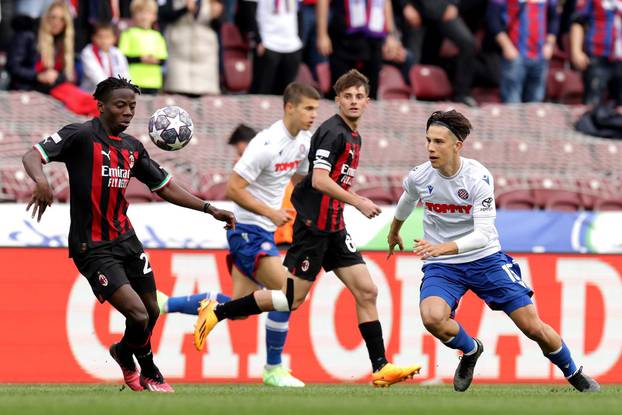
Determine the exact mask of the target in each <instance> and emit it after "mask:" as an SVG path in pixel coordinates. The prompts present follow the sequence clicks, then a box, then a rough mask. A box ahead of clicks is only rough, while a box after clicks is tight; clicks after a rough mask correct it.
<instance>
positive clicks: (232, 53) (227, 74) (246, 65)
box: [220, 23, 253, 92]
mask: <svg viewBox="0 0 622 415" xmlns="http://www.w3.org/2000/svg"><path fill="white" fill-rule="evenodd" d="M220 37H221V40H222V59H223V66H224V85H225V88H227V90H229V91H231V92H246V91H248V89H249V88H250V86H251V81H252V76H253V71H252V63H251V60H250V59H249V57H248V53H249V46H248V43H247V42H246V41H245V40H244V38H243V37H242V34H241V33H240V31H239V30H238V28H237V27H236V26H235V25H234V24H232V23H223V25H222V26H221V28H220Z"/></svg>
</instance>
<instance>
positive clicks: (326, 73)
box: [315, 62, 332, 95]
mask: <svg viewBox="0 0 622 415" xmlns="http://www.w3.org/2000/svg"><path fill="white" fill-rule="evenodd" d="M315 72H316V73H317V80H318V83H319V84H320V92H322V94H324V95H326V94H327V93H328V91H330V89H331V88H332V82H331V78H330V66H329V64H328V62H322V63H318V64H317V66H316V67H315Z"/></svg>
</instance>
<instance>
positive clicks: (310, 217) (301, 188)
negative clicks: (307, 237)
mask: <svg viewBox="0 0 622 415" xmlns="http://www.w3.org/2000/svg"><path fill="white" fill-rule="evenodd" d="M360 151H361V136H360V135H359V134H358V132H356V131H352V129H351V128H350V127H349V126H348V124H346V122H345V121H344V120H343V118H341V116H339V115H337V114H336V115H334V116H333V117H331V118H329V119H328V120H326V121H324V122H323V123H322V125H320V127H319V128H318V129H317V130H316V131H315V134H313V136H312V137H311V148H310V150H309V165H310V166H311V168H310V169H309V174H308V175H307V176H306V177H305V178H304V179H303V180H302V181H301V182H300V183H298V185H297V186H296V188H295V189H294V191H293V193H292V198H291V200H292V203H293V205H294V207H295V208H296V211H297V212H298V215H299V216H300V219H302V221H303V222H304V223H305V224H306V225H307V226H309V227H310V228H312V229H314V230H317V231H320V232H329V233H330V232H337V231H340V230H342V229H344V228H345V223H344V222H343V207H344V203H343V202H341V201H339V200H337V199H333V198H331V197H330V196H327V195H325V194H324V193H322V192H319V191H317V190H315V189H314V188H313V186H312V184H311V183H312V179H313V170H314V169H324V170H328V171H329V172H330V177H331V179H333V180H334V181H335V182H336V183H337V184H338V185H339V186H341V187H342V188H343V189H345V190H348V189H350V187H351V186H352V181H353V180H354V174H355V173H356V169H357V168H358V164H359V154H360Z"/></svg>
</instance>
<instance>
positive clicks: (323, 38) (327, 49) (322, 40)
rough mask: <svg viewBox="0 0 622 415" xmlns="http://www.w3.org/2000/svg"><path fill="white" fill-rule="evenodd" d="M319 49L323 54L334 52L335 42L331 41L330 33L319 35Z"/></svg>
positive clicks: (327, 54)
mask: <svg viewBox="0 0 622 415" xmlns="http://www.w3.org/2000/svg"><path fill="white" fill-rule="evenodd" d="M317 51H318V52H320V54H321V55H323V56H329V55H330V54H331V53H333V44H332V42H331V41H330V36H328V33H324V34H321V35H319V34H318V37H317Z"/></svg>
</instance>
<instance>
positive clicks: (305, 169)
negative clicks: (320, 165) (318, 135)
mask: <svg viewBox="0 0 622 415" xmlns="http://www.w3.org/2000/svg"><path fill="white" fill-rule="evenodd" d="M304 146H305V153H306V156H305V157H304V158H303V159H302V161H301V162H300V164H299V165H298V169H297V170H296V174H300V175H302V176H305V175H307V174H309V157H308V155H309V143H305V144H304Z"/></svg>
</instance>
